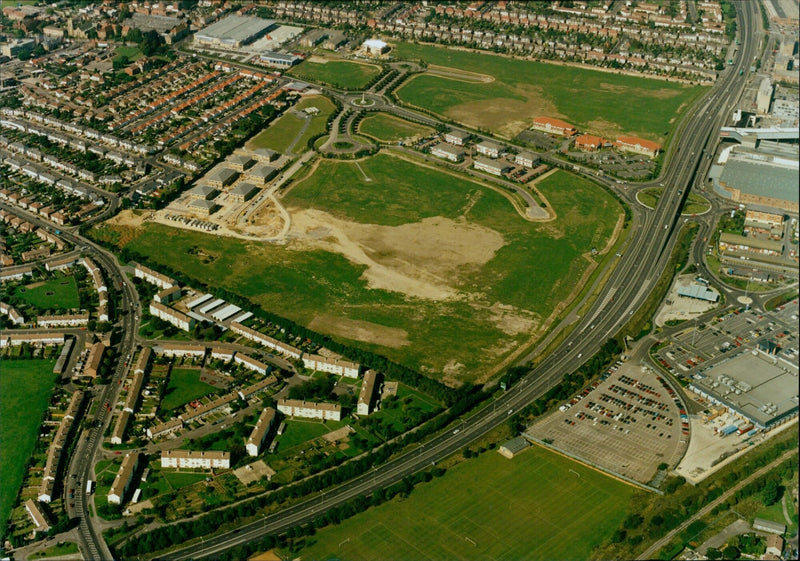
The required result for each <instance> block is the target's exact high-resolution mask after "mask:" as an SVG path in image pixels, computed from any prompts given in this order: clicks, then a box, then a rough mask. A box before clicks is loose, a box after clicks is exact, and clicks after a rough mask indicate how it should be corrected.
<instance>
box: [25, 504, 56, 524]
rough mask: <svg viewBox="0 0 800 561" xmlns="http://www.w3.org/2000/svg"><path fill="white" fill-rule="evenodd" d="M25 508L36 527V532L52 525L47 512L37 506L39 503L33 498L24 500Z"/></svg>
mask: <svg viewBox="0 0 800 561" xmlns="http://www.w3.org/2000/svg"><path fill="white" fill-rule="evenodd" d="M25 510H26V511H27V513H28V516H30V518H31V522H33V525H34V526H35V527H36V531H37V532H46V531H48V530H49V529H50V527H51V526H52V525H53V524H52V523H51V522H50V518H49V517H48V516H47V513H46V512H45V511H43V510H42V509H41V507H39V504H38V503H37V502H36V501H34V500H33V499H28V500H27V501H25Z"/></svg>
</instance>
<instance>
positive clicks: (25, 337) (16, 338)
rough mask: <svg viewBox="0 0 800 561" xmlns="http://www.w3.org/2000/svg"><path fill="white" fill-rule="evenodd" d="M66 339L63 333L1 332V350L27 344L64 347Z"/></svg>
mask: <svg viewBox="0 0 800 561" xmlns="http://www.w3.org/2000/svg"><path fill="white" fill-rule="evenodd" d="M64 338H65V335H64V334H63V333H35V332H29V333H18V332H14V331H0V349H4V348H6V347H17V346H19V345H22V344H25V343H27V344H29V345H33V346H35V347H43V346H46V345H63V344H64Z"/></svg>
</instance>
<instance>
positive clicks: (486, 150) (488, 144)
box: [475, 140, 504, 158]
mask: <svg viewBox="0 0 800 561" xmlns="http://www.w3.org/2000/svg"><path fill="white" fill-rule="evenodd" d="M503 149H504V147H503V145H502V144H498V143H497V142H492V141H491V140H484V141H483V142H481V143H479V144H477V145H475V150H477V152H478V154H483V155H484V156H489V157H490V158H497V157H499V156H500V154H501V153H502V152H503Z"/></svg>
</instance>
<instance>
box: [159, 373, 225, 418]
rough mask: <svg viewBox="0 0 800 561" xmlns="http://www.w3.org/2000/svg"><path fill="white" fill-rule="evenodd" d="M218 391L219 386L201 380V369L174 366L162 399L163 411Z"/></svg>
mask: <svg viewBox="0 0 800 561" xmlns="http://www.w3.org/2000/svg"><path fill="white" fill-rule="evenodd" d="M216 391H217V388H215V387H214V386H212V385H210V384H206V383H205V382H202V381H200V370H198V369H195V368H173V369H172V372H171V373H170V375H169V384H168V385H167V389H166V391H165V392H164V397H163V399H162V400H161V411H171V410H173V409H176V408H178V407H180V406H182V405H185V404H187V403H189V402H190V401H192V400H195V399H199V398H201V397H203V396H205V395H208V394H210V393H214V392H216Z"/></svg>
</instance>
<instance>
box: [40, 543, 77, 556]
mask: <svg viewBox="0 0 800 561" xmlns="http://www.w3.org/2000/svg"><path fill="white" fill-rule="evenodd" d="M73 553H78V544H76V543H73V542H58V543H57V544H56V545H52V546H50V547H48V548H47V549H43V550H41V551H37V552H36V553H34V554H33V555H31V556H30V557H29V559H46V558H48V557H61V556H62V555H71V554H73Z"/></svg>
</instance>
